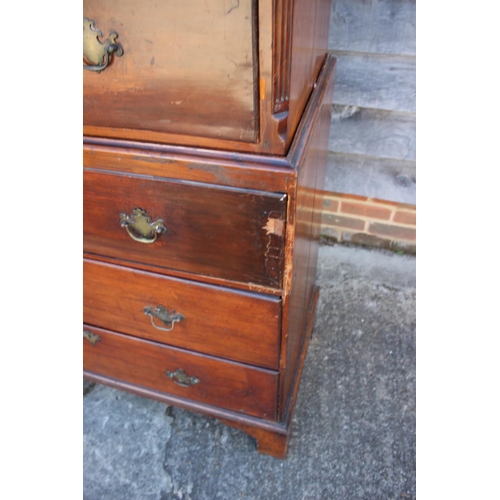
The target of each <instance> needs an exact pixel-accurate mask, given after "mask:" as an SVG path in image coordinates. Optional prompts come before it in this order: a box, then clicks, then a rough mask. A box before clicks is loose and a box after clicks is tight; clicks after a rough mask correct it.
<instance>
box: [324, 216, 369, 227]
mask: <svg viewBox="0 0 500 500" xmlns="http://www.w3.org/2000/svg"><path fill="white" fill-rule="evenodd" d="M321 225H322V226H334V227H346V228H348V229H359V230H360V231H363V230H364V229H365V221H364V220H360V219H354V218H352V217H342V216H341V215H336V214H330V213H326V212H323V217H322V219H321Z"/></svg>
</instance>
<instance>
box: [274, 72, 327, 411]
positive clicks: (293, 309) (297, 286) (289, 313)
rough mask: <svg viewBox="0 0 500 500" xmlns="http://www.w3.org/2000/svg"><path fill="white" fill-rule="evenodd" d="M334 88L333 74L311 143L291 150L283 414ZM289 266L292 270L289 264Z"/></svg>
mask: <svg viewBox="0 0 500 500" xmlns="http://www.w3.org/2000/svg"><path fill="white" fill-rule="evenodd" d="M333 84H334V78H333V76H332V78H330V79H329V81H328V82H327V83H325V85H324V88H323V92H324V94H323V95H322V96H318V102H317V103H315V105H314V106H312V107H311V108H310V109H314V114H315V116H314V118H313V117H311V122H310V123H309V125H310V127H311V128H310V129H309V130H308V131H307V133H305V134H304V133H303V134H300V132H299V137H307V139H308V142H307V144H303V145H302V146H303V147H298V148H292V150H291V152H290V154H291V157H292V158H294V159H295V162H296V163H297V166H298V182H297V189H296V195H295V197H293V203H294V206H293V208H292V207H290V208H289V210H291V211H292V212H293V213H294V214H295V221H294V244H293V256H292V257H291V258H292V263H291V268H292V271H291V275H292V276H291V288H290V290H291V291H290V295H289V296H288V297H285V311H284V318H285V321H284V324H283V342H282V353H283V356H284V358H285V360H282V367H283V370H282V374H283V377H282V378H281V384H282V385H281V392H280V395H281V402H282V404H281V407H280V408H281V411H282V412H285V411H286V408H287V404H288V403H287V402H288V401H290V391H291V389H292V387H293V384H294V379H295V377H296V371H297V367H298V362H297V360H298V358H299V356H300V355H301V352H302V349H303V347H302V346H303V342H304V335H305V332H306V321H307V317H308V311H309V309H310V307H311V303H312V301H313V300H314V289H315V281H316V263H317V256H318V239H319V227H320V220H319V219H320V216H321V206H322V201H323V200H322V191H323V185H324V179H325V169H326V156H327V152H328V136H329V131H330V115H331V112H330V109H331V104H332V100H333ZM304 125H306V123H304ZM289 259H290V256H289ZM287 265H288V266H290V262H288V263H287ZM289 274H290V273H289ZM285 353H286V354H285ZM283 414H284V413H282V415H283Z"/></svg>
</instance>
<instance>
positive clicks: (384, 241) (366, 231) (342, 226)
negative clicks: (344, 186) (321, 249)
mask: <svg viewBox="0 0 500 500" xmlns="http://www.w3.org/2000/svg"><path fill="white" fill-rule="evenodd" d="M320 234H321V236H322V238H323V241H325V242H328V241H336V242H347V243H351V244H357V245H365V246H375V247H380V248H386V249H390V250H396V251H403V252H406V253H415V252H416V206H415V205H407V204H404V203H396V202H391V201H385V200H379V199H376V198H368V197H366V196H357V195H352V194H344V193H332V192H324V193H323V212H322V220H321V230H320Z"/></svg>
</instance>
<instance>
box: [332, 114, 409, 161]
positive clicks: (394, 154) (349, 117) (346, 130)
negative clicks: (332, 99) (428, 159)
mask: <svg viewBox="0 0 500 500" xmlns="http://www.w3.org/2000/svg"><path fill="white" fill-rule="evenodd" d="M328 149H329V151H331V152H334V153H347V154H358V155H367V156H374V157H378V158H387V159H392V160H400V161H413V162H414V161H416V118H415V114H414V113H404V112H400V111H382V110H376V109H366V108H358V107H357V106H341V105H334V107H333V113H332V123H331V127H330V142H329V147H328Z"/></svg>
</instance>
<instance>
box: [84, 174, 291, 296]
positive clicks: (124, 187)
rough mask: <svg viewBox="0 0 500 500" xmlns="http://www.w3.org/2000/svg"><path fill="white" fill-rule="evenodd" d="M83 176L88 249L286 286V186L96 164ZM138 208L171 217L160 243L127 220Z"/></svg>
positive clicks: (153, 216)
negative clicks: (258, 187)
mask: <svg viewBox="0 0 500 500" xmlns="http://www.w3.org/2000/svg"><path fill="white" fill-rule="evenodd" d="M83 180H84V204H85V212H84V220H83V228H84V250H85V251H86V252H88V253H93V254H96V255H107V256H110V257H116V258H121V259H127V260H129V261H135V262H145V263H149V264H153V265H157V266H160V267H163V268H171V269H178V270H181V271H187V272H190V273H193V274H205V275H208V276H214V277H218V278H223V279H229V280H234V281H243V282H245V283H254V284H257V285H263V286H270V287H274V288H280V284H281V275H282V263H283V242H284V234H285V228H284V226H285V210H286V195H285V194H283V193H263V192H251V191H248V190H237V189H225V188H222V187H219V186H214V185H208V184H206V185H200V184H194V183H190V182H187V181H173V180H167V179H159V178H156V179H151V178H149V177H145V176H131V175H123V174H117V173H114V174H110V173H108V172H97V171H94V170H86V171H84V179H83ZM136 208H141V209H143V210H145V211H146V212H147V214H148V215H149V216H150V217H151V218H152V219H153V221H155V220H157V219H162V220H163V221H164V226H165V227H166V233H165V234H161V235H160V236H158V238H157V240H156V241H155V242H154V243H152V244H144V243H141V242H137V241H134V240H133V239H132V238H131V237H130V236H129V234H128V233H127V231H126V229H125V228H123V227H121V225H120V214H126V215H131V214H132V212H133V210H134V209H136Z"/></svg>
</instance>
